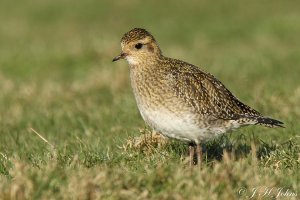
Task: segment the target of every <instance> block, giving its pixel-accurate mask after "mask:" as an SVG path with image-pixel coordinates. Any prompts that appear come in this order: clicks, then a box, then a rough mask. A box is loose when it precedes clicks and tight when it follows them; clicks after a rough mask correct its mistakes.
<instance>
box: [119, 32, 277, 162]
mask: <svg viewBox="0 0 300 200" xmlns="http://www.w3.org/2000/svg"><path fill="white" fill-rule="evenodd" d="M121 46H122V53H121V55H120V56H118V57H116V58H115V59H114V61H115V60H118V59H120V58H125V59H127V61H128V62H129V65H130V77H131V85H132V88H133V92H134V95H135V98H136V101H137V105H138V108H139V110H140V113H141V115H142V117H143V119H144V120H145V122H146V123H147V124H148V125H150V127H152V128H153V129H155V130H156V131H159V132H160V133H162V134H163V135H165V136H168V137H171V138H176V139H180V140H183V141H186V142H188V143H190V144H191V145H192V144H193V143H194V144H197V145H198V146H200V143H201V142H202V141H205V140H207V139H211V138H213V137H215V136H218V135H220V134H223V133H225V132H227V131H229V130H232V129H235V128H238V127H240V126H245V125H250V124H261V125H265V126H268V127H273V126H281V125H282V124H283V123H282V122H280V121H277V120H274V119H270V118H267V117H263V116H262V115H261V114H260V113H259V112H258V111H256V110H254V109H252V108H250V107H249V106H247V105H245V104H243V103H242V102H241V101H239V100H238V99H237V98H236V97H235V96H234V95H233V94H232V93H231V92H230V91H229V90H228V89H227V88H226V87H225V86H224V85H223V84H222V83H221V82H220V81H219V80H217V79H216V78H215V77H214V76H213V75H211V74H209V73H206V72H204V71H202V70H201V69H200V68H198V67H196V66H194V65H191V64H189V63H186V62H183V61H180V60H177V59H172V58H167V57H165V56H163V55H162V52H161V50H160V48H159V46H158V44H157V43H156V40H155V39H154V37H153V36H152V35H151V34H150V33H149V32H147V31H146V30H145V29H140V28H135V29H133V30H131V31H129V32H127V33H125V34H124V36H123V37H122V40H121ZM200 150H201V148H200V147H199V148H197V151H198V154H201V152H200ZM192 151H194V150H192ZM190 153H193V152H190ZM199 162H200V161H199Z"/></svg>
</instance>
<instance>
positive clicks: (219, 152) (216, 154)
mask: <svg viewBox="0 0 300 200" xmlns="http://www.w3.org/2000/svg"><path fill="white" fill-rule="evenodd" d="M278 148H280V146H279V145H278V144H276V143H273V142H265V141H263V140H262V139H259V138H257V137H255V136H254V135H252V136H250V137H249V136H245V135H244V134H241V135H239V136H238V137H236V138H232V137H230V136H227V135H223V136H221V137H219V138H217V139H214V140H211V141H207V142H205V143H203V145H202V151H203V155H204V159H205V160H206V161H208V162H210V161H213V160H217V161H221V160H223V157H224V152H227V153H229V154H230V155H234V158H235V159H240V158H245V157H247V156H249V154H251V155H255V156H256V158H257V159H263V158H265V157H268V156H269V155H270V154H271V152H273V151H275V150H277V149H278ZM171 149H172V151H174V152H175V153H176V154H177V155H188V148H186V145H184V146H181V147H179V146H178V145H176V144H173V145H172V144H171Z"/></svg>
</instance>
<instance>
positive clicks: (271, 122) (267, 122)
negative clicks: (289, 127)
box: [256, 117, 284, 128]
mask: <svg viewBox="0 0 300 200" xmlns="http://www.w3.org/2000/svg"><path fill="white" fill-rule="evenodd" d="M256 121H257V122H256V124H259V125H263V126H266V127H270V128H273V127H282V128H284V126H283V122H281V121H278V120H276V119H271V118H268V117H258V118H256Z"/></svg>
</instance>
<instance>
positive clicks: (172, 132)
mask: <svg viewBox="0 0 300 200" xmlns="http://www.w3.org/2000/svg"><path fill="white" fill-rule="evenodd" d="M140 112H141V115H142V117H143V119H144V120H145V121H146V122H147V123H148V124H149V125H150V126H151V127H152V128H153V129H155V130H156V131H158V132H160V133H162V134H163V135H165V136H167V137H171V138H176V139H180V140H185V141H188V142H189V141H194V142H200V141H203V140H207V139H211V138H214V137H215V136H218V135H220V134H222V133H224V132H226V130H225V129H224V128H219V127H210V128H206V127H205V126H204V125H203V126H201V123H197V122H196V118H195V116H194V115H193V114H191V113H180V116H179V115H176V114H174V113H172V112H170V111H168V110H166V109H161V110H148V109H147V110H144V109H143V108H140Z"/></svg>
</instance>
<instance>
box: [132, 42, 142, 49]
mask: <svg viewBox="0 0 300 200" xmlns="http://www.w3.org/2000/svg"><path fill="white" fill-rule="evenodd" d="M142 46H143V44H142V43H137V44H136V45H135V46H134V47H135V48H136V49H140V48H142Z"/></svg>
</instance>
